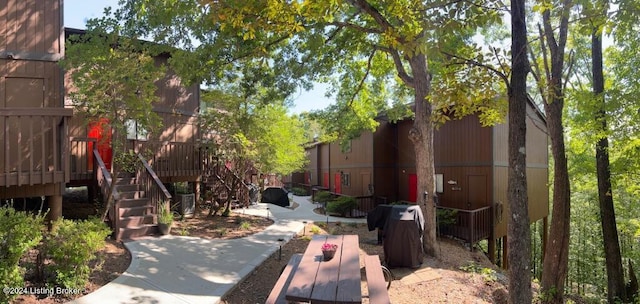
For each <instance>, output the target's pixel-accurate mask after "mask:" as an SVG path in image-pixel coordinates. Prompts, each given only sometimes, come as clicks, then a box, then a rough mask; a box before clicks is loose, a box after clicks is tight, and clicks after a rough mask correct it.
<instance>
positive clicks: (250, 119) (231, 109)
mask: <svg viewBox="0 0 640 304" xmlns="http://www.w3.org/2000/svg"><path fill="white" fill-rule="evenodd" d="M245 76H247V75H245ZM247 77H248V76H247ZM256 85H258V84H256ZM253 89H254V87H253V86H250V87H246V86H240V85H238V84H230V85H226V86H223V85H219V86H218V87H217V88H215V89H211V90H208V91H206V92H204V93H203V94H202V101H203V106H202V107H203V111H202V114H201V117H200V121H201V123H202V126H203V131H204V132H206V133H212V132H215V133H216V135H217V137H218V140H217V141H216V143H214V146H215V149H216V150H217V152H218V158H219V160H220V161H231V162H233V163H235V164H238V165H236V166H234V167H233V170H234V171H235V172H236V173H237V175H239V176H242V175H243V174H244V170H246V168H245V167H244V165H239V164H245V163H247V162H249V163H251V165H252V166H253V167H255V168H257V169H258V170H259V171H261V172H270V173H279V174H289V173H291V172H294V171H296V170H299V169H300V168H302V167H303V166H304V164H305V162H306V161H307V160H306V154H305V152H304V143H305V142H306V139H305V136H304V129H303V127H302V126H303V125H302V122H301V121H300V119H299V118H298V117H296V116H291V115H289V114H288V113H287V109H286V107H285V106H284V104H283V101H282V100H279V101H278V100H268V99H267V98H269V97H268V96H270V94H269V93H268V92H265V91H264V90H262V89H259V90H257V91H254V90H253Z"/></svg>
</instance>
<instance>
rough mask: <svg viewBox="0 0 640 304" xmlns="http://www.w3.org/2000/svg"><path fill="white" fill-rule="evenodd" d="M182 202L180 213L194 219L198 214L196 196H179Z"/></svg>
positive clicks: (179, 200) (189, 194)
mask: <svg viewBox="0 0 640 304" xmlns="http://www.w3.org/2000/svg"><path fill="white" fill-rule="evenodd" d="M176 196H177V197H178V202H180V213H182V216H184V217H193V215H194V214H195V212H196V196H195V194H193V193H188V194H177V195H176Z"/></svg>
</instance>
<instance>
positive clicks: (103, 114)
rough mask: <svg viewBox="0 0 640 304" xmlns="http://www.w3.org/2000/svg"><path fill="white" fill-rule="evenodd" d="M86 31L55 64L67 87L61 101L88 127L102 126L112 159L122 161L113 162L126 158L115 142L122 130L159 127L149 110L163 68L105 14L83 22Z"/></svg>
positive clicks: (148, 50) (148, 49)
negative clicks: (66, 76) (65, 74)
mask: <svg viewBox="0 0 640 304" xmlns="http://www.w3.org/2000/svg"><path fill="white" fill-rule="evenodd" d="M87 27H88V29H87V32H86V34H83V35H80V36H71V37H70V38H69V41H68V42H67V44H66V45H65V48H66V50H65V53H66V54H65V59H64V60H62V61H61V63H60V64H61V65H62V67H63V68H64V69H65V70H67V71H69V72H70V74H71V79H72V81H73V89H71V90H69V92H67V95H68V96H69V98H70V100H72V102H73V106H74V108H75V110H76V111H78V112H79V113H81V114H83V117H85V119H86V120H88V121H89V122H91V121H95V120H96V119H106V120H107V121H108V124H109V127H110V128H111V129H112V130H113V135H114V140H112V141H111V144H112V149H113V153H114V158H115V159H118V160H124V159H128V157H127V156H125V157H124V158H123V159H122V158H119V157H118V154H119V153H127V150H125V147H124V145H123V143H122V141H121V140H122V139H124V138H125V135H126V133H127V124H128V123H130V122H131V121H135V122H136V124H137V125H138V129H141V130H146V131H147V132H154V131H155V130H157V129H158V128H159V127H160V125H161V119H160V117H159V116H158V114H156V113H155V112H153V111H152V104H153V103H154V102H156V101H158V100H159V97H158V96H157V95H156V91H157V87H156V84H155V82H156V81H159V80H160V79H162V78H163V77H164V75H165V72H166V68H165V66H164V65H157V64H156V62H155V60H154V58H153V56H154V55H156V54H157V50H153V49H152V47H151V46H152V45H151V44H149V43H146V44H143V43H141V42H140V41H138V40H136V39H129V38H127V37H126V36H125V35H123V33H122V28H121V26H120V25H119V24H118V21H117V20H115V19H114V18H113V16H112V15H111V13H110V11H107V16H106V17H104V18H103V19H100V20H90V21H89V22H87ZM115 46H117V47H115ZM116 139H118V140H116ZM127 169H131V168H129V167H127Z"/></svg>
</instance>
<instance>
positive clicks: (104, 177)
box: [93, 145, 120, 227]
mask: <svg viewBox="0 0 640 304" xmlns="http://www.w3.org/2000/svg"><path fill="white" fill-rule="evenodd" d="M93 158H94V160H95V161H94V162H93V164H94V168H93V172H94V174H95V175H96V181H97V183H98V187H99V188H100V192H101V193H102V197H103V198H104V197H106V198H107V200H106V201H107V204H106V207H105V208H104V213H103V214H102V221H104V220H105V219H106V218H107V215H108V214H109V211H110V210H111V208H112V207H114V206H115V204H114V203H113V202H115V201H117V200H118V199H120V197H119V195H118V192H117V191H114V189H113V188H114V183H113V178H112V177H111V172H110V171H109V169H107V166H106V165H105V163H104V161H103V160H102V156H100V152H98V147H97V145H93ZM114 212H115V210H114ZM112 216H113V217H114V218H113V219H112V220H117V219H118V216H117V215H116V214H115V213H112ZM113 224H114V227H117V226H116V225H115V224H116V223H115V222H114V223H113Z"/></svg>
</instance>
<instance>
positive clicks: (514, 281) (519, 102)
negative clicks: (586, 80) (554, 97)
mask: <svg viewBox="0 0 640 304" xmlns="http://www.w3.org/2000/svg"><path fill="white" fill-rule="evenodd" d="M511 16H512V19H511V20H512V21H511V30H512V35H511V37H512V38H511V58H512V59H511V64H512V74H511V84H510V87H509V175H508V180H509V184H508V188H507V197H508V201H509V210H510V216H509V222H508V232H507V233H508V238H507V239H508V245H507V246H508V247H509V251H508V254H509V257H508V260H509V261H510V266H509V277H510V280H509V302H510V303H514V304H520V303H531V271H530V270H529V265H530V263H529V262H530V259H531V256H530V254H531V233H530V227H529V211H528V210H529V208H528V197H527V162H526V134H527V124H526V119H527V74H528V73H529V63H528V61H527V51H526V50H527V28H526V23H525V6H524V0H512V1H511Z"/></svg>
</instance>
